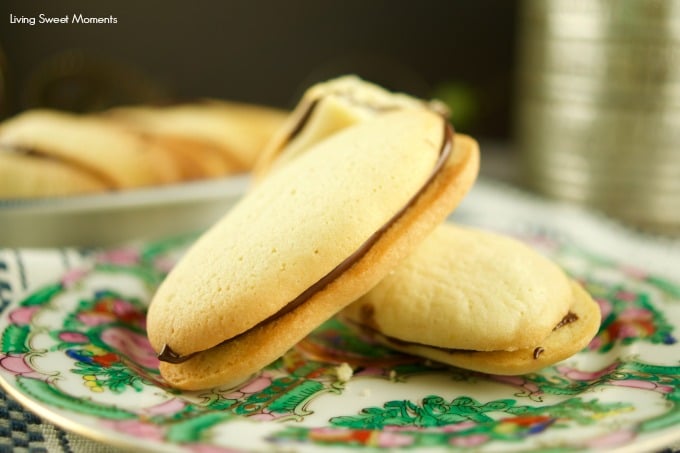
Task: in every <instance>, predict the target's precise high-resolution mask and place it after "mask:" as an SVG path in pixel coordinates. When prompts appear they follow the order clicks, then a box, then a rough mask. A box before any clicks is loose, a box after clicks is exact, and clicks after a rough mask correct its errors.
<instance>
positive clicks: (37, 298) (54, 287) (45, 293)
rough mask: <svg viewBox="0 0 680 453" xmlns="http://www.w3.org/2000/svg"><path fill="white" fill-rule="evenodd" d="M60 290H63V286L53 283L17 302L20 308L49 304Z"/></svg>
mask: <svg viewBox="0 0 680 453" xmlns="http://www.w3.org/2000/svg"><path fill="white" fill-rule="evenodd" d="M62 289H64V286H63V285H62V284H61V283H53V284H51V285H47V286H43V287H42V288H40V289H39V290H37V291H34V292H32V293H31V294H30V295H29V296H28V297H26V298H25V299H24V300H22V301H21V302H19V305H20V306H22V307H31V306H34V305H43V304H45V303H47V302H49V301H50V300H51V299H52V298H53V297H54V296H56V295H57V294H58V293H59V292H60V291H61V290H62Z"/></svg>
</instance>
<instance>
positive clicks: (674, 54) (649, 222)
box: [515, 0, 680, 235]
mask: <svg viewBox="0 0 680 453" xmlns="http://www.w3.org/2000/svg"><path fill="white" fill-rule="evenodd" d="M518 42H519V47H518V49H519V55H518V74H517V75H518V77H517V82H518V85H517V95H518V98H517V112H516V124H515V126H516V139H517V147H518V151H519V156H520V161H521V163H520V169H521V171H520V174H521V178H522V181H521V182H523V183H524V184H525V185H527V186H528V187H530V188H532V189H534V190H536V191H538V192H540V193H543V194H546V195H548V196H552V197H556V198H560V199H567V200H573V201H576V202H579V203H582V204H585V205H587V206H591V207H594V208H596V209H599V210H602V211H604V212H606V213H608V214H610V215H611V216H613V217H616V218H618V219H620V220H622V221H624V222H626V223H628V224H630V225H633V226H635V227H638V228H641V229H645V230H649V231H652V232H656V233H662V234H669V235H680V0H523V1H522V4H521V8H520V20H519V41H518Z"/></svg>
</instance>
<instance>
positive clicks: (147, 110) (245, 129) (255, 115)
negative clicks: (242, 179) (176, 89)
mask: <svg viewBox="0 0 680 453" xmlns="http://www.w3.org/2000/svg"><path fill="white" fill-rule="evenodd" d="M107 115H109V116H110V117H111V118H114V119H117V120H118V121H123V122H125V123H126V124H128V126H131V127H134V128H136V129H138V130H142V131H145V132H149V133H153V134H156V135H163V136H167V137H177V138H183V139H190V140H192V141H193V142H194V145H195V146H196V148H197V149H198V152H203V151H202V147H203V146H207V147H208V148H210V149H212V150H217V151H218V152H219V153H220V154H221V158H222V160H223V163H222V164H221V165H227V166H228V169H227V172H228V173H234V172H244V171H248V170H250V169H252V168H253V166H254V165H255V161H256V159H257V158H258V156H259V154H260V153H261V152H262V149H263V148H264V145H265V144H266V143H267V141H268V140H270V138H271V136H272V135H273V134H274V132H275V131H276V130H278V129H279V128H280V127H281V125H282V124H283V122H284V121H285V119H286V117H287V115H288V112H286V111H284V110H281V109H276V108H273V107H267V106H261V105H255V104H247V103H238V102H227V101H218V100H210V99H206V100H202V101H199V102H192V103H184V104H177V105H169V106H156V107H154V106H130V107H120V108H116V109H112V110H110V111H108V112H107ZM199 145H201V146H199ZM211 158H213V159H214V156H211ZM199 162H200V160H199Z"/></svg>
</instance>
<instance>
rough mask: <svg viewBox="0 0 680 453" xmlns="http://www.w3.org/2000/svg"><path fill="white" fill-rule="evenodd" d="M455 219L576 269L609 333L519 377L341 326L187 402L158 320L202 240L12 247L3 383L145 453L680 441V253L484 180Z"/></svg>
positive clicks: (100, 436)
mask: <svg viewBox="0 0 680 453" xmlns="http://www.w3.org/2000/svg"><path fill="white" fill-rule="evenodd" d="M452 220H454V221H458V222H461V223H467V224H476V225H479V226H481V227H485V228H493V229H495V230H500V231H505V232H506V233H507V234H511V235H514V236H516V237H518V238H520V239H522V240H525V241H526V242H528V243H529V244H530V245H532V246H533V247H535V248H536V249H537V250H539V251H540V252H542V253H545V254H546V255H548V256H550V257H551V258H552V259H554V260H555V261H556V262H558V263H559V264H561V265H562V266H563V267H564V268H565V269H566V270H567V271H568V272H569V273H570V274H571V275H572V276H574V277H575V278H577V279H578V280H579V281H581V282H582V283H583V285H585V287H586V288H587V289H588V290H589V291H590V292H591V294H592V295H593V296H594V297H595V298H596V300H597V301H598V302H599V304H600V307H601V310H602V319H603V322H602V326H601V329H600V331H599V334H598V335H597V337H596V338H595V339H594V340H593V341H592V342H591V343H590V345H589V346H588V347H587V348H586V349H585V350H583V351H582V352H580V353H579V354H577V355H575V356H574V357H572V358H570V359H568V360H566V361H564V362H562V363H559V364H557V365H555V366H552V367H549V368H546V369H544V370H542V371H541V372H540V373H535V374H528V375H524V376H517V377H503V376H494V375H486V374H480V373H475V372H469V371H464V370H460V369H455V368H450V367H445V366H438V365H436V364H432V363H427V362H424V361H422V360H419V359H417V358H414V357H410V356H406V355H402V354H398V353H395V352H393V351H390V350H388V349H385V348H383V347H380V346H377V345H375V344H371V343H370V342H369V341H368V340H366V339H365V338H360V337H357V336H356V335H355V334H353V333H351V332H350V331H349V330H348V329H347V328H346V327H345V326H344V325H343V324H341V323H340V322H339V321H337V320H335V319H332V320H330V321H328V322H327V323H326V324H324V325H323V326H321V327H320V328H319V329H317V330H316V331H315V332H314V333H313V334H311V335H310V336H309V337H308V338H307V339H305V340H304V341H303V342H302V343H300V344H299V345H297V347H295V348H294V349H292V350H291V351H289V352H288V353H287V354H286V355H285V356H284V357H282V358H281V359H280V360H278V361H276V362H275V363H273V364H271V365H270V366H268V367H267V368H266V369H264V370H262V371H261V372H259V373H258V374H256V375H254V376H253V377H252V378H251V379H250V380H249V381H247V382H246V383H244V384H242V385H240V386H239V387H237V388H215V389H212V390H209V391H201V392H181V391H177V390H174V389H172V388H169V387H167V386H166V385H165V384H164V383H163V381H162V379H161V378H160V376H159V374H158V370H157V365H158V363H157V359H156V357H155V355H154V353H153V351H152V350H151V348H150V346H149V344H148V342H147V339H146V336H145V331H144V328H145V310H146V306H147V304H148V302H149V299H150V296H151V294H152V293H153V291H154V288H155V287H156V286H157V285H158V283H159V282H160V281H161V279H162V278H163V276H164V275H165V273H166V272H167V271H168V270H169V269H170V268H171V266H172V265H173V263H174V262H176V260H177V259H178V257H179V256H181V253H182V251H183V250H185V248H186V246H187V245H188V244H189V243H191V241H192V240H193V239H194V237H192V236H190V237H180V238H173V239H167V240H162V241H156V242H152V243H143V244H136V245H131V246H128V247H121V248H116V249H108V250H96V251H87V252H82V251H78V250H73V249H67V250H64V249H60V250H16V249H14V250H2V251H0V285H1V286H0V296H2V297H1V299H2V305H1V306H0V308H2V316H1V318H0V333H1V335H2V336H1V340H2V341H1V348H0V381H2V385H3V386H4V388H5V389H6V391H7V392H8V393H9V394H10V395H12V396H13V397H14V398H16V399H17V400H19V401H20V402H21V403H22V404H24V405H25V406H26V407H27V408H29V409H31V410H32V411H34V412H35V413H37V414H38V415H40V416H41V417H43V418H44V419H46V420H49V421H51V422H53V423H55V424H57V425H60V426H61V427H63V428H65V429H68V430H72V431H74V432H77V433H79V434H81V435H84V436H88V437H91V438H93V439H96V440H100V441H102V442H106V443H109V444H113V445H116V446H120V447H126V448H130V449H135V450H139V449H146V450H157V451H188V452H213V451H215V452H217V451H222V452H232V451H271V450H276V451H300V452H320V451H321V452H323V451H327V452H339V451H356V452H361V451H370V450H375V449H378V448H388V449H392V450H401V449H403V450H410V451H419V452H420V451H424V452H435V451H450V450H452V449H454V450H455V449H460V450H464V449H471V450H474V451H489V452H493V451H503V452H507V451H585V450H598V449H607V450H617V449H618V450H631V451H641V450H650V449H660V448H662V447H665V446H667V445H668V444H669V443H671V442H674V441H676V440H679V439H680V343H679V342H678V338H679V335H680V334H679V328H680V278H677V277H678V275H677V274H674V272H678V271H677V270H676V269H680V253H678V250H680V247H679V246H678V243H677V242H671V241H667V242H661V241H659V240H653V239H650V238H644V237H641V236H639V235H637V234H635V233H631V232H627V231H625V230H622V229H621V228H619V227H617V226H616V225H614V224H613V223H610V222H608V221H607V220H604V219H601V218H598V217H594V216H592V215H590V214H588V213H583V212H580V211H578V210H574V209H571V208H565V207H562V206H559V205H555V204H551V203H545V202H542V201H540V200H535V199H533V198H530V197H528V196H526V195H524V194H521V193H517V192H513V191H509V190H507V189H506V188H503V187H497V186H494V185H490V184H488V183H484V182H482V183H479V184H478V185H477V186H476V187H475V189H474V190H473V192H472V194H471V195H470V196H469V197H468V199H467V200H466V202H465V203H464V204H463V206H461V208H460V209H459V210H458V211H457V212H456V214H455V217H454V218H453V219H452ZM112 223H113V221H112ZM607 251H609V252H611V253H607ZM347 365H349V367H351V370H352V372H351V377H349V376H346V375H345V374H346V371H348V368H347ZM348 377H349V379H347V378H348Z"/></svg>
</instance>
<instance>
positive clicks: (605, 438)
mask: <svg viewBox="0 0 680 453" xmlns="http://www.w3.org/2000/svg"><path fill="white" fill-rule="evenodd" d="M634 438H635V433H634V432H631V431H626V430H621V431H614V432H612V433H607V434H605V435H602V436H599V437H596V438H594V439H589V440H588V441H586V445H587V446H588V447H590V448H597V449H608V448H612V447H618V446H621V445H625V444H627V443H629V442H631V441H632V440H633V439H634Z"/></svg>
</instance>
